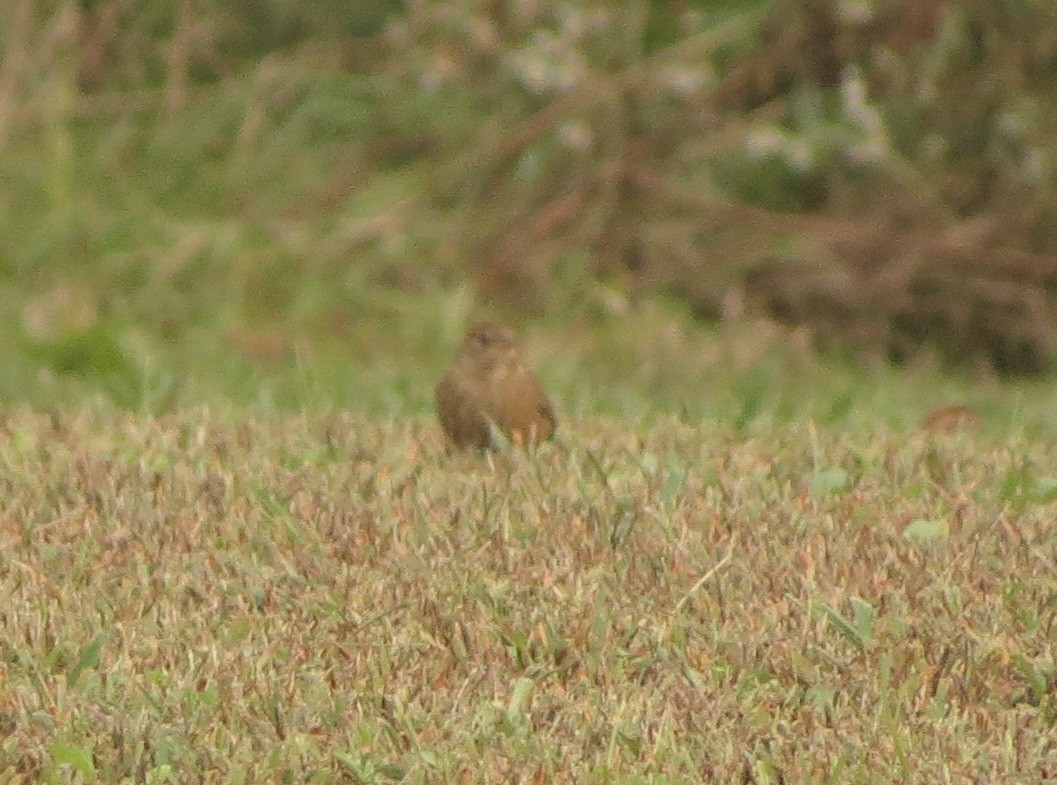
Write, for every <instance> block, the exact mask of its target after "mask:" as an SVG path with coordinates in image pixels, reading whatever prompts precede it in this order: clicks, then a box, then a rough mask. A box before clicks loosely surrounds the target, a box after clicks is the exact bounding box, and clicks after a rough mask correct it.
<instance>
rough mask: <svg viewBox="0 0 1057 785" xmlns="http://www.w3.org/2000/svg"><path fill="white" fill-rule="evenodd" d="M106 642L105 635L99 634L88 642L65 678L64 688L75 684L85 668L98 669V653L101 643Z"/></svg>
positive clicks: (101, 646) (100, 649)
mask: <svg viewBox="0 0 1057 785" xmlns="http://www.w3.org/2000/svg"><path fill="white" fill-rule="evenodd" d="M105 642H106V634H105V633H102V632H101V633H99V634H98V635H96V636H95V637H94V638H92V640H91V641H89V642H88V643H87V644H86V645H85V646H84V647H83V648H82V649H81V654H80V656H79V657H78V658H77V662H76V664H75V665H74V666H73V670H71V671H70V672H69V674H68V675H67V676H66V686H67V687H72V686H73V685H74V684H76V683H77V680H78V679H79V678H81V674H82V673H83V672H84V671H85V669H87V668H98V667H99V653H100V651H102V648H103V643H105Z"/></svg>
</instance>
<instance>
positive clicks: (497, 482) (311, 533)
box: [0, 406, 1057, 783]
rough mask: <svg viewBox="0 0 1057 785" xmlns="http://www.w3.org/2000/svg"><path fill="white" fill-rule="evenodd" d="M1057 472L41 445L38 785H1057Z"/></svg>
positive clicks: (19, 422)
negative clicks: (1056, 505)
mask: <svg viewBox="0 0 1057 785" xmlns="http://www.w3.org/2000/svg"><path fill="white" fill-rule="evenodd" d="M1055 458H1057V456H1055V454H1054V450H1053V446H1052V441H1051V440H1046V439H1038V438H1030V437H1027V436H1014V437H1012V438H1009V439H1005V440H1000V441H996V440H991V439H988V438H987V436H986V434H985V435H984V436H980V437H974V436H971V435H969V434H964V433H962V434H955V435H952V436H945V437H923V436H920V435H914V434H912V433H908V432H906V431H905V430H899V429H892V428H886V427H883V426H880V427H877V428H875V429H874V430H873V431H872V432H869V433H867V432H866V431H863V432H862V433H861V434H850V433H849V432H848V430H847V429H846V428H843V427H841V428H834V427H826V426H818V427H816V426H814V425H812V424H810V423H808V422H793V423H788V424H784V425H776V426H774V427H770V428H767V429H766V432H765V433H758V434H756V433H754V434H748V435H746V434H745V433H743V432H739V431H738V430H736V429H734V428H732V427H731V426H730V425H726V424H720V423H718V422H707V421H706V422H700V421H698V422H685V421H679V420H677V419H674V418H661V419H658V420H657V421H656V422H655V423H654V424H653V426H652V427H651V428H649V429H629V428H628V427H626V426H625V424H624V423H623V422H621V421H619V420H614V419H612V418H604V417H590V418H585V419H582V420H579V421H567V422H566V427H565V428H564V430H563V434H562V438H561V441H560V442H559V443H557V444H548V445H545V446H542V447H541V448H539V449H538V450H536V451H535V452H534V453H531V454H524V453H520V452H507V453H502V454H499V455H494V456H491V457H480V456H477V455H458V456H446V455H445V454H444V452H443V449H442V445H441V443H440V437H439V433H438V431H437V429H436V428H435V427H434V426H433V424H432V423H431V422H428V421H424V420H423V419H422V418H421V417H408V418H404V417H399V418H392V419H390V420H385V419H382V418H367V417H362V416H359V415H355V414H348V413H333V414H316V415H311V414H305V415H302V416H296V417H290V416H251V415H248V414H247V413H245V412H244V411H240V410H238V409H229V410H215V409H214V410H209V409H199V410H189V411H185V412H182V413H178V414H172V415H166V416H162V417H158V418H152V417H147V416H143V415H136V414H129V413H122V412H118V411H115V410H112V409H110V408H109V407H106V406H93V407H90V408H85V409H81V410H68V411H64V412H61V413H57V414H54V415H44V414H40V413H34V412H32V411H28V410H21V409H18V410H15V409H12V410H8V411H7V412H5V414H4V417H3V421H2V427H0V491H2V493H0V496H2V498H3V502H2V507H0V538H2V541H0V553H3V565H4V568H3V570H2V573H0V576H2V577H0V580H2V586H3V595H4V598H5V599H4V607H3V613H2V614H0V640H2V641H3V643H2V645H0V684H2V685H3V689H2V691H0V726H2V727H3V734H2V737H0V772H2V776H3V779H4V781H5V782H17V781H27V782H28V781H42V782H70V781H75V782H115V783H116V782H125V781H136V782H166V781H169V782H248V781H270V782H283V781H289V782H294V781H297V782H301V781H308V782H348V781H353V782H392V781H402V782H607V783H609V782H614V783H639V782H687V783H690V782H703V781H717V782H723V781H728V782H729V781H739V782H756V783H765V782H841V783H847V782H891V781H900V782H938V781H951V782H1000V781H1001V782H1013V781H1025V782H1027V781H1032V782H1038V781H1044V780H1047V779H1049V778H1054V777H1057V749H1055V748H1054V747H1053V744H1052V738H1053V728H1054V724H1055V720H1057V705H1055V704H1054V694H1055V692H1054V683H1055V679H1057V659H1055V652H1054V640H1055V638H1054V626H1053V625H1054V620H1055V617H1057V605H1055V604H1054V601H1053V597H1054V596H1055V594H1057V574H1055V571H1054V566H1053V564H1054V560H1053V556H1054V552H1055V545H1057V541H1055V538H1054V535H1053V532H1052V526H1051V525H1050V524H1051V523H1052V516H1053V505H1052V502H1053V500H1054V499H1055V498H1057V490H1055V488H1057V478H1055V477H1054V476H1053V474H1052V472H1053V468H1052V467H1053V466H1054V461H1055Z"/></svg>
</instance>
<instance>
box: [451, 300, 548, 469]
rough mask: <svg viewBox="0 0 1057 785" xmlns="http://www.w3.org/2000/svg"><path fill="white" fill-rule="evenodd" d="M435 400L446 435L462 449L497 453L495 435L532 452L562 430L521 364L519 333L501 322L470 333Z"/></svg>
mask: <svg viewBox="0 0 1057 785" xmlns="http://www.w3.org/2000/svg"><path fill="white" fill-rule="evenodd" d="M435 399H436V405H437V419H439V420H440V425H441V429H442V430H443V431H444V434H445V436H446V437H447V440H448V442H449V443H450V444H451V445H454V446H455V447H456V448H460V449H466V448H474V447H476V448H479V449H488V448H491V447H495V446H496V442H497V436H496V434H495V431H499V432H500V433H502V434H503V436H505V437H506V438H507V439H509V440H510V441H512V442H514V443H515V444H518V445H520V446H527V445H529V444H534V443H537V442H541V441H545V440H547V439H550V438H551V437H552V436H553V435H554V431H555V429H556V428H557V425H558V420H557V417H556V416H555V414H554V407H553V406H552V405H551V401H550V398H548V397H547V394H546V393H545V392H544V391H543V388H542V387H541V386H540V383H539V380H538V379H537V378H536V376H535V375H534V374H533V373H532V372H531V371H530V370H529V369H528V368H526V367H525V363H524V361H523V360H522V359H521V353H520V351H518V347H517V343H516V341H515V338H514V332H513V330H511V329H510V328H509V327H507V326H506V325H504V324H500V323H499V322H494V321H484V322H478V323H477V324H475V325H473V326H472V327H471V328H470V329H469V330H468V331H467V333H466V337H465V338H464V339H463V342H462V346H461V347H460V349H459V353H458V356H457V357H456V359H455V363H454V364H453V365H452V366H451V367H450V368H449V369H448V370H447V371H446V372H445V374H444V375H443V376H442V377H441V379H440V381H439V382H438V383H437V388H436V390H435Z"/></svg>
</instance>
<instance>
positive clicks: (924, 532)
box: [903, 518, 950, 541]
mask: <svg viewBox="0 0 1057 785" xmlns="http://www.w3.org/2000/svg"><path fill="white" fill-rule="evenodd" d="M948 534H950V529H949V527H948V525H947V521H929V520H925V519H924V518H918V519H917V520H914V521H911V522H910V524H909V525H908V526H907V527H906V528H905V529H903V536H904V537H906V538H907V539H908V540H921V541H929V540H942V539H945V538H946V537H947V535H948Z"/></svg>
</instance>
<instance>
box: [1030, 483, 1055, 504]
mask: <svg viewBox="0 0 1057 785" xmlns="http://www.w3.org/2000/svg"><path fill="white" fill-rule="evenodd" d="M1031 500H1032V501H1033V502H1035V503H1036V504H1049V503H1050V502H1053V501H1057V477H1036V478H1035V482H1034V483H1032V488H1031Z"/></svg>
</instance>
